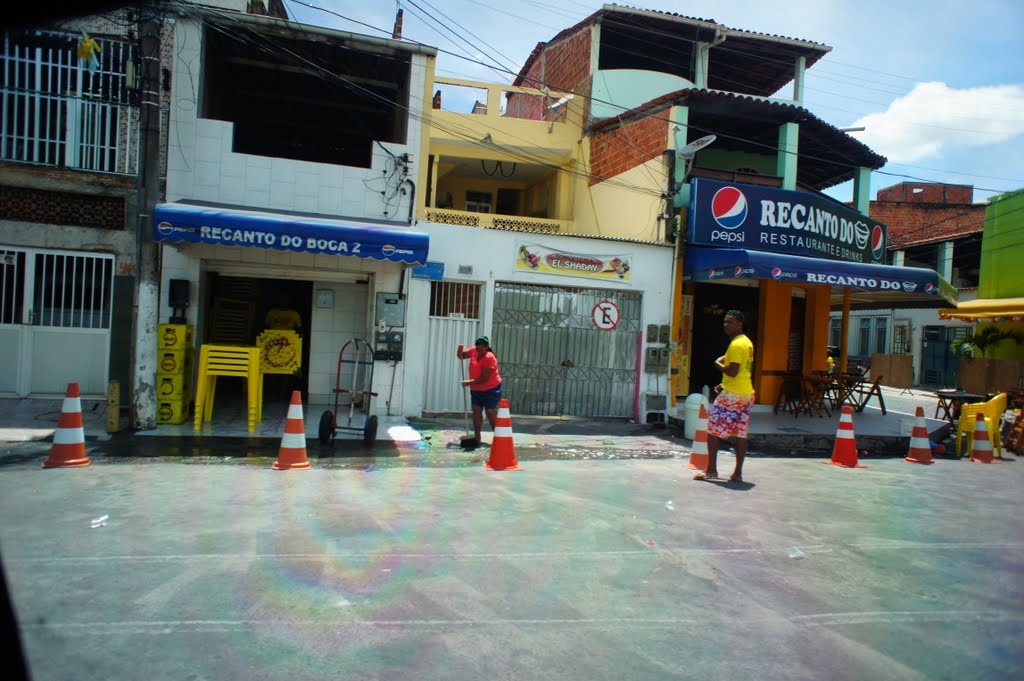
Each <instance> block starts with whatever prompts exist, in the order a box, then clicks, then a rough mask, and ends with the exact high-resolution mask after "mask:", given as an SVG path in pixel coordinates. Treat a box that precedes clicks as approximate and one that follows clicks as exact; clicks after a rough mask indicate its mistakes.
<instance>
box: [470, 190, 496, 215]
mask: <svg viewBox="0 0 1024 681" xmlns="http://www.w3.org/2000/svg"><path fill="white" fill-rule="evenodd" d="M466 210H467V211H469V212H470V213H490V212H491V195H490V194H489V193H487V192H470V191H468V192H466Z"/></svg>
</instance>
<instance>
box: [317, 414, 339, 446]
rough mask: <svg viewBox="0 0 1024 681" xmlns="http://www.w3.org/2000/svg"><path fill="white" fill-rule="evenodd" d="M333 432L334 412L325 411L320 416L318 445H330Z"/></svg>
mask: <svg viewBox="0 0 1024 681" xmlns="http://www.w3.org/2000/svg"><path fill="white" fill-rule="evenodd" d="M334 431H335V428H334V412H333V411H325V412H324V413H323V414H320V444H322V445H326V444H328V443H330V441H331V436H332V435H334Z"/></svg>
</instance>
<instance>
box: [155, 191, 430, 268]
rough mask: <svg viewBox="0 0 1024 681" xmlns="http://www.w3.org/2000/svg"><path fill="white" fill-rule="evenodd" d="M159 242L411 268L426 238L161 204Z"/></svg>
mask: <svg viewBox="0 0 1024 681" xmlns="http://www.w3.org/2000/svg"><path fill="white" fill-rule="evenodd" d="M153 235H154V237H155V238H156V240H157V241H185V242H189V243H202V244H215V245H218V246H256V247H258V248H270V249H273V250H277V251H291V252H293V253H302V252H305V253H329V254H331V255H346V256H350V257H353V258H371V259H373V260H387V261H389V262H401V263H407V264H410V265H423V264H425V263H426V262H427V250H428V247H429V241H430V236H429V235H428V234H427V233H426V232H420V231H417V230H414V229H409V228H406V227H391V226H384V225H366V224H359V223H356V222H349V221H347V220H334V219H327V218H313V217H306V216H301V215H287V214H277V213H260V212H255V211H241V210H230V209H226V208H214V207H210V206H199V205H191V204H184V203H161V204H158V205H157V206H156V210H155V211H154V213H153Z"/></svg>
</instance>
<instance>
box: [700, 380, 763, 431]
mask: <svg viewBox="0 0 1024 681" xmlns="http://www.w3.org/2000/svg"><path fill="white" fill-rule="evenodd" d="M753 405H754V395H753V394H750V395H738V394H736V393H731V392H729V391H728V390H723V391H722V392H720V393H718V397H716V398H715V403H714V404H712V405H711V413H710V414H708V435H714V436H715V437H718V438H722V439H725V438H729V437H732V436H734V435H735V436H736V437H741V438H746V437H747V427H748V426H749V425H750V408H751V407H752V406H753Z"/></svg>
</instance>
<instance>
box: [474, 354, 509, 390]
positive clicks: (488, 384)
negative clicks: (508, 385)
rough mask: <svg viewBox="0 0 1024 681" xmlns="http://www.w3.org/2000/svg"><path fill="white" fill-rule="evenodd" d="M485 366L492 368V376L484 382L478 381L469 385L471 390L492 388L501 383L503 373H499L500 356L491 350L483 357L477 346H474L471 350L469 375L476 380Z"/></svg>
mask: <svg viewBox="0 0 1024 681" xmlns="http://www.w3.org/2000/svg"><path fill="white" fill-rule="evenodd" d="M484 368H490V369H491V377H490V378H488V379H487V381H485V382H484V383H476V384H473V385H471V386H469V389H470V390H492V389H494V388H497V387H498V386H499V385H501V375H500V374H499V373H498V358H497V357H495V356H494V353H493V352H491V351H490V350H488V351H487V354H485V355H484V356H483V357H482V358H481V357H479V355H478V353H477V351H476V348H473V349H472V350H470V351H469V377H470V378H471V379H473V380H476V378H477V376H479V375H480V374H481V370H482V369H484Z"/></svg>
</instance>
